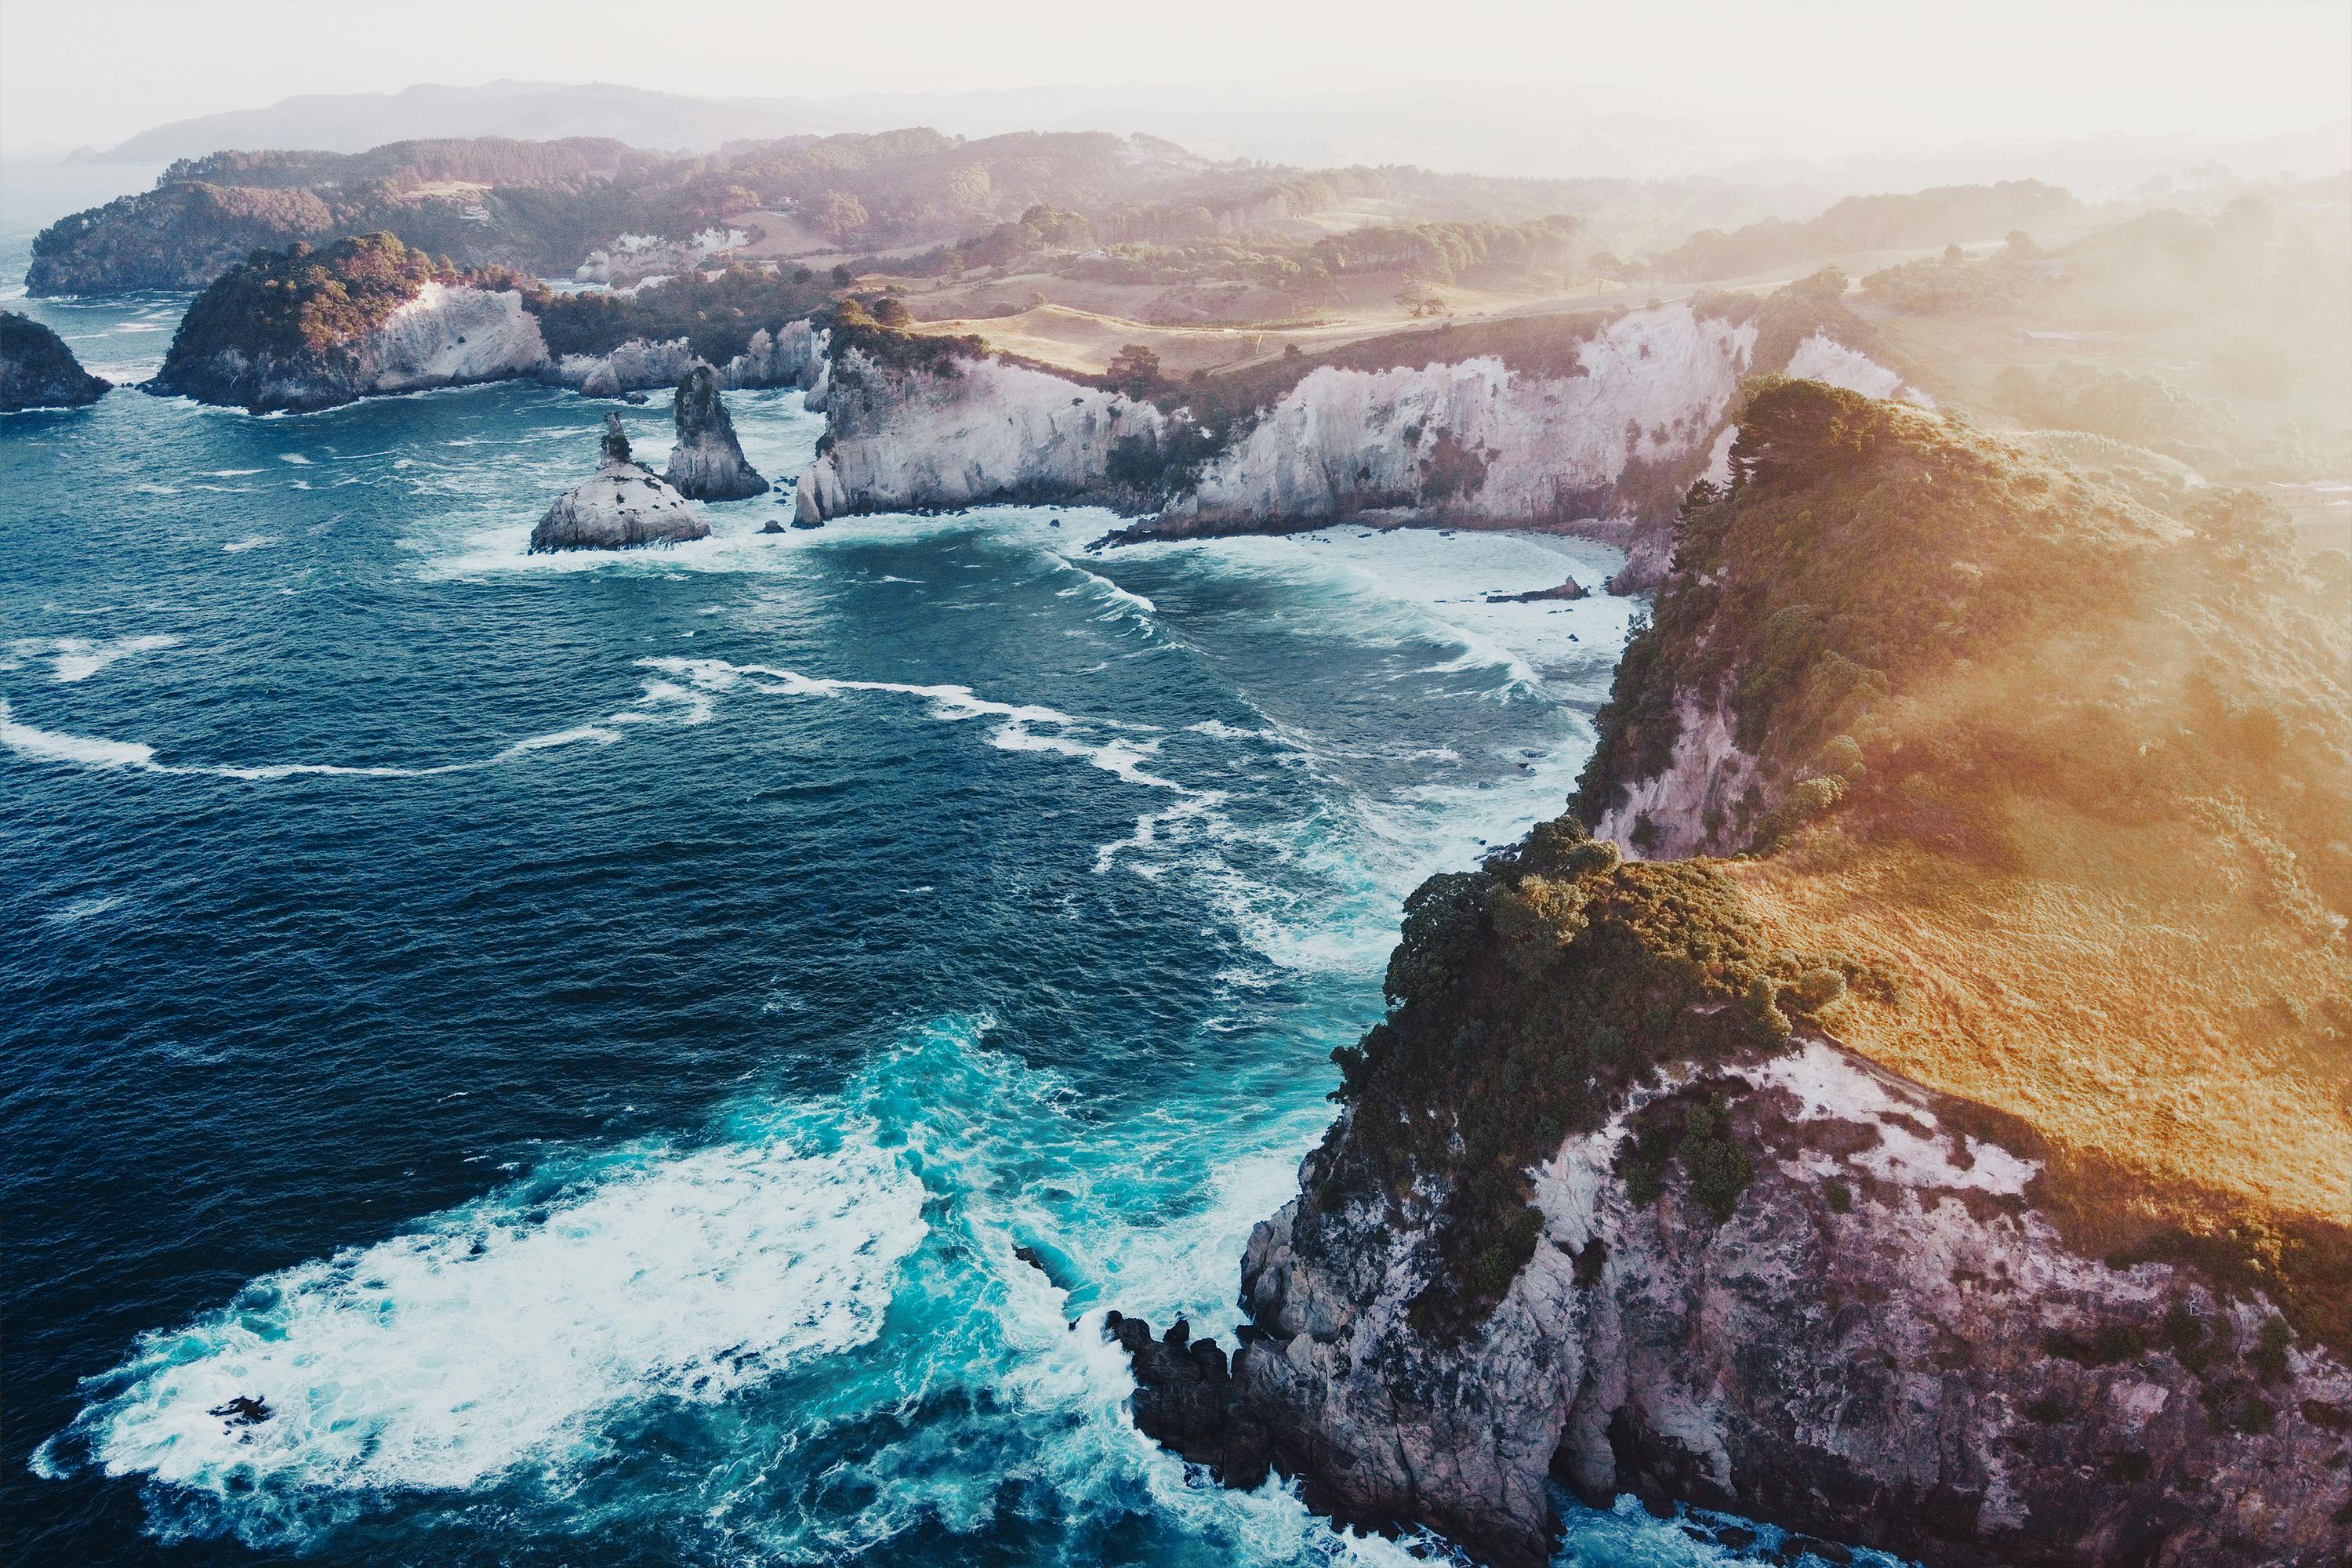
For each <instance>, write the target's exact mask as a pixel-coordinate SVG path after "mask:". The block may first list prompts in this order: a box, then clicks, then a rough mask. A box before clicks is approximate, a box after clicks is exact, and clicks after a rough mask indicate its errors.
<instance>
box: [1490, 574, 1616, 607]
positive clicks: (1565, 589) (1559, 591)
mask: <svg viewBox="0 0 2352 1568" xmlns="http://www.w3.org/2000/svg"><path fill="white" fill-rule="evenodd" d="M1589 597H1591V590H1590V589H1588V588H1587V587H1585V585H1584V584H1581V583H1580V582H1578V581H1577V580H1576V579H1575V578H1573V577H1570V579H1569V580H1568V581H1567V582H1565V583H1562V584H1560V585H1559V587H1557V588H1530V589H1528V591H1527V592H1526V593H1524V594H1489V595H1486V602H1487V603H1488V604H1490V605H1539V604H1542V603H1544V602H1545V601H1546V600H1549V599H1583V598H1589Z"/></svg>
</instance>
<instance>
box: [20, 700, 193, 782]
mask: <svg viewBox="0 0 2352 1568" xmlns="http://www.w3.org/2000/svg"><path fill="white" fill-rule="evenodd" d="M0 746H5V747H7V748H8V749H9V750H10V751H12V752H16V754H17V755H18V756H20V757H23V758H25V759H26V760H27V761H30V762H37V763H77V764H79V765H80V766H82V767H86V768H150V769H152V768H153V767H154V765H155V748H154V747H152V746H142V745H141V744H139V743H138V742H135V741H101V740H95V739H92V738H90V737H89V736H84V735H63V734H59V733H58V731H54V730H39V729H36V728H34V727H33V726H32V725H30V724H19V723H17V722H16V720H15V719H13V718H12V717H10V715H9V709H8V702H7V700H6V699H5V698H0Z"/></svg>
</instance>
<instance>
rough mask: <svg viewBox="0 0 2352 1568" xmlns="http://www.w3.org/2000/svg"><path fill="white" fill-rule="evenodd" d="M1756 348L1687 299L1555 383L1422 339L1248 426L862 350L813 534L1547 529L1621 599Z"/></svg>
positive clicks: (804, 504)
mask: <svg viewBox="0 0 2352 1568" xmlns="http://www.w3.org/2000/svg"><path fill="white" fill-rule="evenodd" d="M1758 342H1759V321H1758V320H1757V319H1756V318H1755V317H1754V315H1753V314H1752V313H1750V314H1749V315H1748V316H1747V317H1746V318H1745V319H1742V318H1741V317H1740V316H1739V315H1738V313H1724V314H1717V313H1706V312H1702V311H1699V310H1694V309H1693V308H1692V307H1690V306H1688V305H1671V306H1662V307H1657V308H1654V309H1649V310H1633V311H1629V312H1626V313H1625V314H1623V315H1621V316H1618V317H1615V318H1613V319H1611V320H1609V321H1602V322H1597V323H1593V324H1592V325H1591V329H1590V331H1587V332H1585V333H1583V334H1581V335H1580V337H1579V339H1578V341H1577V342H1576V343H1575V345H1574V347H1573V350H1572V352H1571V353H1569V354H1567V355H1564V356H1562V357H1560V358H1559V359H1558V360H1557V361H1556V362H1555V363H1551V364H1549V365H1547V366H1544V367H1535V366H1515V365H1514V364H1513V363H1508V361H1507V357H1506V356H1505V355H1504V354H1503V353H1490V352H1476V353H1468V354H1467V355H1466V356H1465V357H1463V358H1458V359H1448V358H1445V357H1444V353H1445V348H1446V340H1445V339H1444V338H1442V337H1438V336H1436V335H1433V334H1421V335H1417V336H1415V337H1414V338H1413V339H1412V349H1411V352H1409V353H1408V352H1405V351H1399V352H1398V353H1396V354H1394V355H1392V356H1391V357H1402V358H1407V359H1410V360H1411V361H1412V363H1399V364H1393V365H1387V366H1384V367H1381V368H1377V369H1370V370H1367V369H1360V368H1355V367H1353V366H1351V365H1347V364H1339V363H1333V364H1328V365H1317V366H1313V367H1311V368H1308V369H1307V370H1306V371H1305V373H1304V374H1302V375H1300V376H1299V377H1298V379H1297V381H1296V383H1295V384H1291V385H1289V386H1288V387H1287V388H1286V389H1285V390H1283V391H1282V392H1281V393H1280V395H1278V396H1276V397H1275V398H1274V399H1273V401H1272V402H1271V403H1270V404H1269V405H1266V406H1265V407H1263V408H1260V409H1257V410H1255V412H1248V411H1244V412H1239V413H1234V412H1223V413H1221V412H1217V411H1214V410H1199V409H1195V408H1194V407H1192V406H1191V405H1189V404H1188V403H1187V401H1186V399H1185V395H1184V393H1183V391H1182V390H1181V389H1178V390H1175V391H1171V392H1170V393H1168V394H1166V395H1161V396H1160V397H1158V398H1157V399H1150V398H1143V397H1138V396H1132V395H1129V394H1127V393H1125V392H1122V391H1117V390H1110V389H1107V388H1105V387H1104V386H1101V385H1099V384H1094V383H1091V382H1087V381H1083V380H1079V379H1076V378H1073V377H1071V376H1068V375H1066V374H1058V373H1056V372H1054V371H1052V370H1049V369H1046V368H1044V367H1040V366H1035V365H1030V364H1024V363H1013V362H1009V361H1006V360H1003V359H1001V358H995V357H991V356H988V355H986V354H985V353H979V352H976V351H975V352H971V353H962V354H959V355H957V356H956V357H954V358H953V359H952V360H951V361H947V362H940V361H938V360H931V361H927V362H924V363H916V364H911V365H907V364H893V363H887V362H886V361H884V360H882V359H880V358H878V357H877V355H876V354H875V353H872V352H870V351H869V350H867V349H865V348H860V347H858V346H856V345H845V352H844V353H840V354H837V355H835V357H834V360H833V362H832V363H831V365H830V366H829V369H828V372H826V373H820V375H819V377H818V379H819V380H820V381H826V380H829V382H830V387H829V390H827V391H825V393H824V395H823V397H822V398H820V397H819V396H818V395H814V394H813V395H812V397H811V402H810V405H811V407H813V408H814V407H819V406H822V407H823V408H824V412H825V413H826V416H827V437H826V444H825V446H824V448H823V449H822V450H821V451H820V453H819V455H818V457H817V458H816V460H815V461H814V463H812V464H811V465H810V466H809V468H807V469H806V470H805V471H804V472H803V474H802V475H801V477H800V479H799V481H798V495H797V500H796V506H797V508H798V512H797V519H798V521H801V522H803V523H804V524H814V523H819V522H823V521H826V520H828V519H832V518H838V517H845V516H851V515H855V514H856V513H859V512H866V511H925V510H953V509H955V508H958V507H964V506H971V505H977V504H982V503H985V502H1013V503H1022V504H1044V505H1055V504H1060V505H1077V504H1091V505H1099V506H1108V507H1110V508H1112V509H1114V510H1118V511H1122V512H1125V513H1126V514H1128V515H1129V516H1131V517H1136V518H1138V519H1139V521H1137V522H1136V523H1135V524H1133V525H1132V526H1130V527H1129V528H1127V529H1125V530H1122V531H1120V532H1119V533H1118V535H1117V538H1118V541H1119V542H1141V541H1147V540H1161V539H1181V538H1191V537H1202V536H1213V535H1217V534H1228V533H1262V532H1287V531H1301V530H1307V529H1313V528H1318V527H1322V526H1326V525H1328V524H1330V523H1334V522H1342V521H1349V522H1361V523H1365V524H1368V525H1372V526H1408V527H1433V528H1465V529H1475V528H1487V529H1529V528H1540V529H1548V530H1552V531H1561V532H1567V533H1572V534H1576V535H1579V536H1580V537H1585V538H1590V539H1595V540H1599V541H1601V542H1605V543H1609V544H1613V545H1616V546H1618V547H1619V548H1621V549H1623V550H1625V551H1626V552H1627V563H1626V565H1625V568H1624V569H1623V570H1622V572H1621V573H1620V574H1618V576H1617V577H1616V578H1615V579H1614V580H1612V584H1611V587H1612V590H1614V591H1618V592H1633V591H1639V590H1642V589H1645V588H1648V587H1650V586H1653V585H1654V584H1655V583H1656V582H1657V581H1658V579H1659V578H1660V577H1661V576H1662V575H1663V574H1664V570H1665V567H1666V564H1667V560H1668V557H1669V556H1670V554H1671V552H1672V534H1673V517H1674V508H1675V502H1676V500H1678V499H1679V498H1680V496H1681V494H1682V492H1683V491H1684V490H1685V489H1687V488H1688V487H1689V485H1690V484H1691V482H1692V481H1693V480H1695V479H1700V478H1703V477H1707V476H1710V475H1712V476H1715V477H1717V478H1721V477H1723V475H1724V471H1725V468H1724V466H1725V463H1726V461H1727V451H1728V447H1729V443H1730V439H1731V434H1732V433H1731V431H1730V429H1729V427H1728V424H1727V410H1728V409H1729V407H1730V405H1731V403H1732V400H1733V398H1734V396H1735V395H1736V393H1737V391H1738V385H1739V383H1740V380H1741V378H1742V377H1743V376H1746V375H1748V374H1751V373H1753V372H1754V371H1755V370H1756V369H1757V368H1758V366H1757V364H1756V361H1755V354H1756V351H1757V345H1758ZM1474 346H1475V345H1474ZM1782 352H1784V353H1785V352H1787V351H1785V350H1784V351H1782ZM1797 352H1798V353H1801V354H1803V355H1804V356H1805V357H1806V359H1807V361H1808V363H1812V364H1813V365H1814V369H1815V372H1816V374H1820V375H1822V376H1825V377H1828V378H1830V379H1832V380H1840V381H1859V382H1863V383H1866V384H1868V385H1869V386H1871V387H1875V388H1878V389H1881V390H1882V391H1884V392H1885V393H1887V394H1890V395H1911V396H1915V397H1923V396H1924V395H1920V394H1916V392H1915V391H1914V390H1913V389H1911V388H1909V387H1908V385H1907V384H1906V383H1905V382H1904V381H1903V379H1902V377H1901V376H1899V375H1898V374H1895V372H1893V371H1891V370H1888V369H1886V368H1885V366H1883V365H1880V364H1878V363H1875V362H1874V361H1873V360H1871V359H1870V358H1869V357H1868V356H1867V355H1866V354H1864V353H1860V352H1859V351H1855V350H1852V349H1847V348H1844V347H1843V346H1842V345H1840V344H1837V343H1836V342H1833V341H1832V339H1830V338H1829V337H1827V336H1826V335H1824V334H1822V333H1821V332H1819V331H1816V332H1813V333H1811V334H1810V335H1808V336H1806V337H1805V338H1803V339H1802V340H1801V342H1800V343H1799V344H1798V348H1797ZM1773 368H1777V367H1773Z"/></svg>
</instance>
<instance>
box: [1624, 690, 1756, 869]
mask: <svg viewBox="0 0 2352 1568" xmlns="http://www.w3.org/2000/svg"><path fill="white" fill-rule="evenodd" d="M1675 721H1676V723H1677V724H1678V725H1679V726H1680V732H1679V733H1677V734H1676V736H1675V749H1674V754H1673V755H1672V757H1671V758H1670V759H1669V760H1668V761H1667V763H1666V765H1665V767H1664V769H1663V770H1661V771H1660V772H1658V773H1652V774H1649V775H1648V776H1646V777H1643V778H1639V779H1636V780H1634V781H1633V782H1632V783H1631V784H1628V785H1627V786H1626V790H1625V794H1624V796H1623V798H1622V799H1621V800H1620V801H1618V803H1617V804H1616V805H1612V806H1611V807H1610V808H1609V809H1608V810H1607V811H1606V812H1604V813H1603V814H1602V815H1601V820H1600V821H1599V822H1597V823H1595V824H1594V825H1593V828H1592V833H1593V837H1596V838H1608V839H1612V840H1614V841H1615V842H1617V843H1618V844H1620V845H1622V846H1623V847H1625V848H1626V849H1628V850H1629V851H1631V852H1633V854H1636V855H1641V856H1645V857H1647V858H1651V859H1656V860H1676V859H1680V858H1683V857H1684V856H1685V855H1704V854H1719V853H1725V852H1727V851H1728V850H1729V849H1730V848H1732V847H1734V840H1735V839H1737V838H1738V837H1741V835H1742V834H1743V833H1744V830H1745V828H1746V827H1747V826H1748V819H1749V817H1750V816H1752V815H1753V813H1752V812H1744V811H1742V810H1741V809H1740V805H1741V797H1742V796H1743V795H1746V794H1747V793H1748V790H1749V789H1750V788H1751V787H1754V786H1756V785H1757V784H1758V782H1759V775H1758V772H1757V760H1756V759H1755V758H1754V757H1752V756H1750V755H1749V754H1748V753H1747V752H1743V751H1741V750H1740V749H1739V742H1738V741H1737V740H1736V739H1735V738H1734V737H1733V734H1732V715H1731V708H1730V703H1729V701H1728V700H1727V694H1726V693H1724V692H1722V691H1718V692H1717V694H1716V697H1715V700H1713V701H1712V702H1706V703H1701V702H1699V701H1697V700H1695V699H1694V698H1693V697H1692V696H1691V695H1690V694H1689V693H1687V692H1682V693H1677V694H1676V696H1675Z"/></svg>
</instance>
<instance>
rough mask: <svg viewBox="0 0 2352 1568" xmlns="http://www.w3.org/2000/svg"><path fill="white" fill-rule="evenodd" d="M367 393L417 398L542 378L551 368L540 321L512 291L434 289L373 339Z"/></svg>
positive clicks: (366, 351)
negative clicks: (445, 389)
mask: <svg viewBox="0 0 2352 1568" xmlns="http://www.w3.org/2000/svg"><path fill="white" fill-rule="evenodd" d="M362 355H363V356H364V357H365V358H367V359H368V360H370V361H371V362H373V364H374V366H375V374H374V376H373V379H372V381H371V382H370V384H369V386H368V391H370V392H372V393H384V392H415V391H418V390H420V389H422V388H425V387H433V386H458V385H463V384H468V383H472V382H478V381H503V380H505V379H507V378H509V377H510V376H521V375H530V374H536V373H537V372H538V371H539V370H540V369H541V367H543V366H544V365H545V364H546V363H547V341H546V340H545V339H544V338H542V337H541V335H540V331H539V321H538V320H537V318H535V317H534V316H532V315H531V313H530V311H529V310H524V309H523V304H522V296H521V295H520V294H519V293H517V292H516V291H515V290H513V289H498V290H490V289H473V288H468V287H466V286H464V285H462V284H461V285H457V286H455V287H451V286H448V285H444V284H440V283H427V284H425V287H424V289H422V291H420V292H419V293H418V294H417V296H416V298H415V299H414V300H410V301H409V302H408V303H407V304H405V305H403V306H401V307H400V309H398V310H394V312H393V313H392V316H391V318H390V319H389V320H387V321H385V322H384V323H383V326H381V327H379V328H377V329H376V330H375V331H373V332H372V333H371V334H369V337H368V342H367V344H366V346H365V348H364V349H362Z"/></svg>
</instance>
